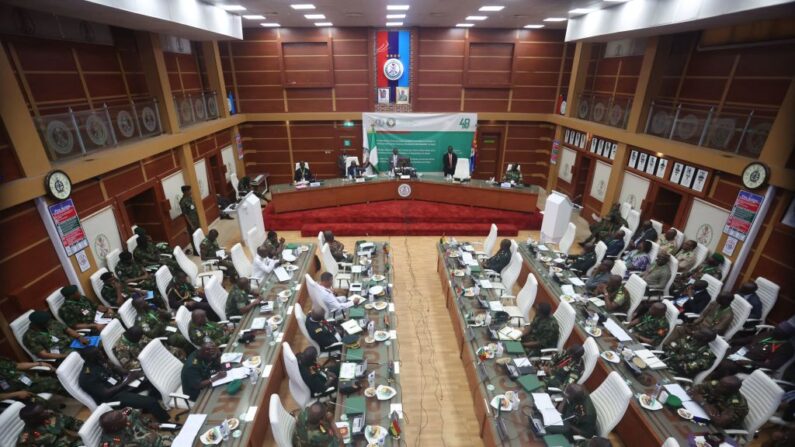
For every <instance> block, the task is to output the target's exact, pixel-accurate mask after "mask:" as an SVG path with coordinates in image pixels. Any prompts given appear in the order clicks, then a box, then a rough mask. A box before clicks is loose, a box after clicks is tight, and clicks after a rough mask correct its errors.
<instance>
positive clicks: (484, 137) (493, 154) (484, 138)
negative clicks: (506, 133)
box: [472, 132, 502, 179]
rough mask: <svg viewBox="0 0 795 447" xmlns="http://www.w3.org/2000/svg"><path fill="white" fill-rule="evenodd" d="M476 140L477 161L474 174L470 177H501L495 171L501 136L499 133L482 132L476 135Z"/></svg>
mask: <svg viewBox="0 0 795 447" xmlns="http://www.w3.org/2000/svg"><path fill="white" fill-rule="evenodd" d="M478 140H479V141H478V150H477V160H475V172H473V173H472V177H473V178H479V179H489V178H491V177H495V178H500V177H502V175H501V173H500V172H498V170H497V168H498V167H497V159H498V157H499V153H500V147H501V145H502V134H501V133H499V132H483V133H481V134H479V135H478Z"/></svg>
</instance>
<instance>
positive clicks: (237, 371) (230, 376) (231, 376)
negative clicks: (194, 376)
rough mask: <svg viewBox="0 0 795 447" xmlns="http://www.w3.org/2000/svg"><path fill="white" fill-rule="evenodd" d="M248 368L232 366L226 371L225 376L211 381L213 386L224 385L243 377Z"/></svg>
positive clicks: (246, 375)
mask: <svg viewBox="0 0 795 447" xmlns="http://www.w3.org/2000/svg"><path fill="white" fill-rule="evenodd" d="M249 372H250V371H249V368H247V367H245V366H241V367H239V368H232V369H230V370H229V371H227V372H226V377H224V378H222V379H218V380H216V381H215V382H213V387H216V386H221V385H225V384H227V383H229V382H231V381H233V380H237V379H245V378H246V377H248V375H249Z"/></svg>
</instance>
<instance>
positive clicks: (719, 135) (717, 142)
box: [709, 118, 736, 149]
mask: <svg viewBox="0 0 795 447" xmlns="http://www.w3.org/2000/svg"><path fill="white" fill-rule="evenodd" d="M735 125H736V122H735V120H734V118H719V119H717V120H716V121H715V124H714V125H713V126H712V136H711V137H710V139H709V141H710V143H711V144H712V147H714V148H717V149H726V146H728V145H729V141H731V139H732V137H733V136H734V131H735Z"/></svg>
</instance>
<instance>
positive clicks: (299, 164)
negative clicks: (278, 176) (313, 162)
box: [295, 161, 309, 171]
mask: <svg viewBox="0 0 795 447" xmlns="http://www.w3.org/2000/svg"><path fill="white" fill-rule="evenodd" d="M300 167H301V162H300V161H297V162H295V170H296V171H297V170H298V168H300ZM304 167H305V168H307V169H309V162H308V161H305V162H304Z"/></svg>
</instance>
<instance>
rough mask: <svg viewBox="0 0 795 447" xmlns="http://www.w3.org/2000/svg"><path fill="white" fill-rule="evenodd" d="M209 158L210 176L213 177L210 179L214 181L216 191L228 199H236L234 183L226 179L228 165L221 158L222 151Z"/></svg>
mask: <svg viewBox="0 0 795 447" xmlns="http://www.w3.org/2000/svg"><path fill="white" fill-rule="evenodd" d="M207 160H208V162H209V163H210V177H212V178H211V179H210V181H212V183H213V186H214V187H215V191H216V192H217V193H218V194H220V195H222V196H224V197H226V198H227V199H230V200H232V199H234V197H233V196H234V193H233V191H232V185H231V184H230V183H229V182H227V181H226V166H224V162H223V160H221V153H220V152H219V153H217V154H215V155H212V156H210V157H207Z"/></svg>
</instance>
